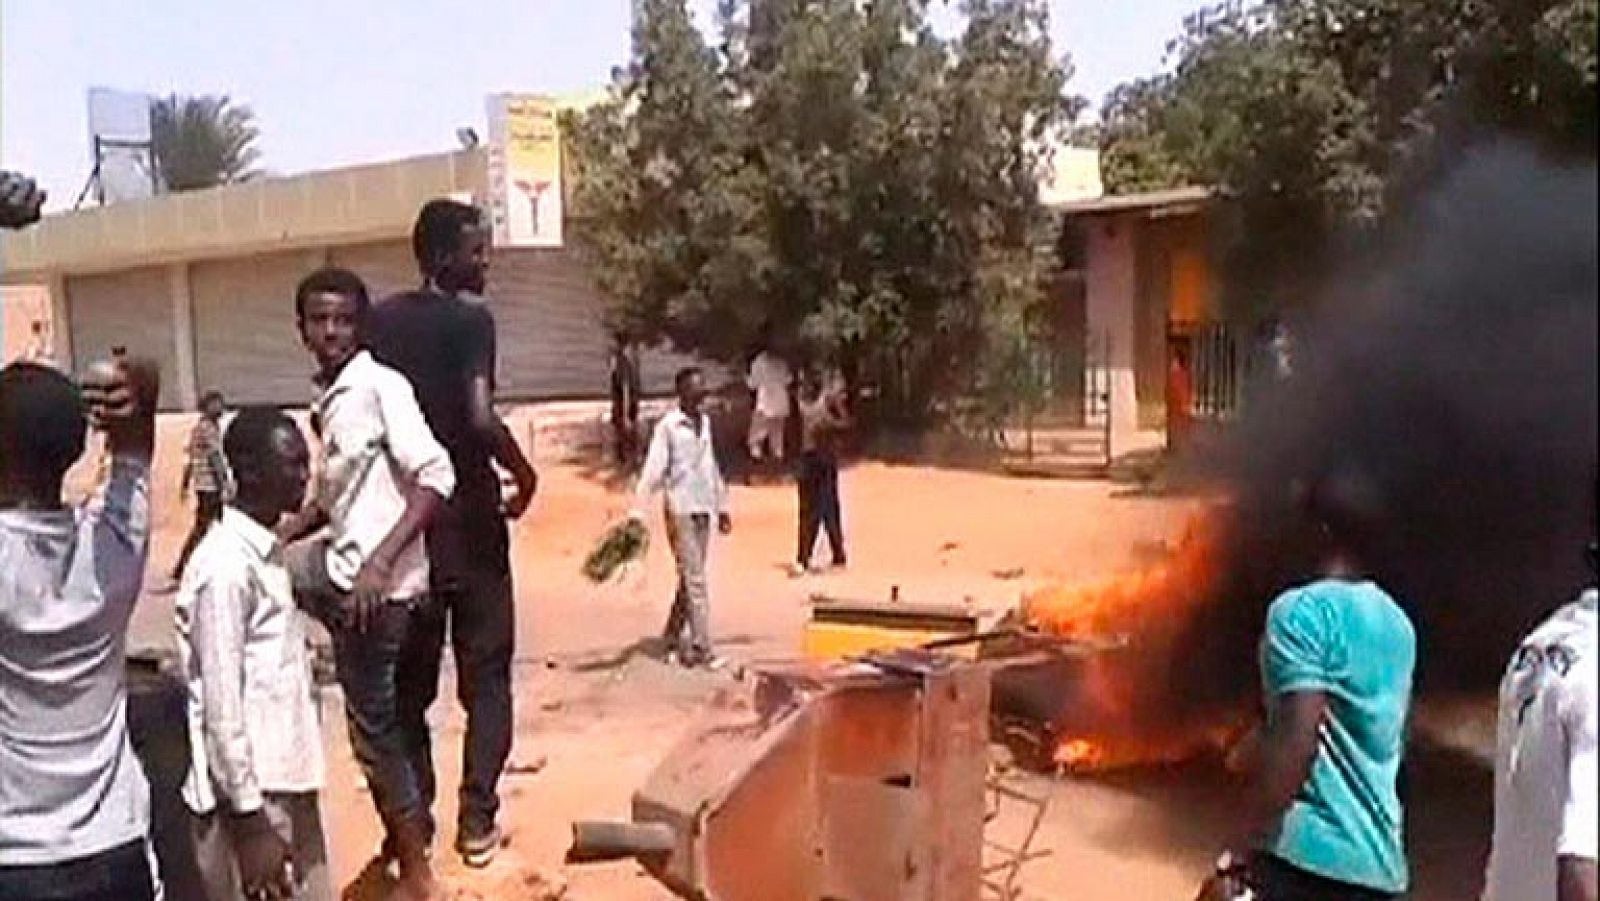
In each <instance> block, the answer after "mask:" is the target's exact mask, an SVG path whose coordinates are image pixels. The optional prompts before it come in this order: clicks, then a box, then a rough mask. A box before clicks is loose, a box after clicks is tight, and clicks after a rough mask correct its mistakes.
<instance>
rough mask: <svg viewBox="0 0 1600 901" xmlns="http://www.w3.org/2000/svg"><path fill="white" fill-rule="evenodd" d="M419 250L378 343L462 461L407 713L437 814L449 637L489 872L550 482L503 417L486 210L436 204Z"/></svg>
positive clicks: (480, 844)
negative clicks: (538, 528)
mask: <svg viewBox="0 0 1600 901" xmlns="http://www.w3.org/2000/svg"><path fill="white" fill-rule="evenodd" d="M411 243H412V250H413V252H414V253H415V256H416V260H417V266H418V268H419V269H420V270H421V273H422V278H423V285H422V287H421V288H419V289H418V290H416V291H408V292H405V293H403V294H398V295H395V296H393V297H390V298H388V299H386V300H384V301H383V302H381V303H379V304H378V305H377V306H376V307H375V308H374V309H373V314H372V319H371V321H370V328H369V330H368V336H367V340H368V344H369V346H370V347H371V348H372V352H373V354H374V355H375V356H376V357H377V358H378V360H380V361H382V362H383V363H385V364H387V365H389V366H391V367H393V368H394V369H397V370H399V371H400V372H401V373H402V374H403V375H405V377H406V378H407V379H409V380H410V382H411V384H412V386H413V387H414V388H415V389H416V392H417V400H418V402H420V403H421V405H422V414H423V416H424V417H426V418H427V421H428V426H429V427H430V428H432V429H433V433H434V434H435V435H437V436H438V438H439V442H440V443H441V444H443V445H444V447H445V449H446V450H447V451H449V453H450V461H451V463H452V464H453V465H454V467H455V472H456V491H455V494H454V495H452V496H451V498H450V500H449V501H448V502H447V503H446V504H445V506H444V509H443V510H441V511H440V513H439V516H438V517H437V518H436V519H435V521H434V522H433V524H432V525H431V526H429V528H428V557H429V563H430V570H429V583H430V590H429V594H428V600H427V603H425V604H424V605H423V606H422V607H420V608H419V609H418V610H417V611H416V612H415V614H414V615H413V618H412V623H411V632H410V637H409V639H408V641H407V644H406V647H405V650H404V652H403V654H402V655H401V665H400V672H399V676H398V680H399V688H400V715H401V723H402V728H403V730H404V733H405V738H406V747H407V750H408V754H409V756H410V759H411V766H412V768H413V769H414V770H415V771H416V773H417V778H418V779H419V780H420V782H421V785H422V794H423V801H424V806H425V808H426V809H427V810H429V811H432V810H433V802H434V798H435V795H436V794H437V785H438V781H437V778H436V777H435V774H434V768H433V743H432V736H431V735H430V733H429V727H428V709H429V708H430V707H432V706H433V702H434V700H435V698H437V697H438V694H439V666H440V663H441V660H442V657H443V654H444V644H445V638H446V636H447V635H448V637H449V640H450V646H451V650H452V652H453V653H454V655H455V663H456V684H457V696H458V697H459V698H460V699H461V705H462V706H463V707H464V708H465V709H466V713H467V729H466V735H465V737H464V738H463V747H462V755H461V756H462V773H461V790H460V806H459V813H458V818H457V829H456V841H455V849H456V852H457V853H458V854H460V855H461V858H462V860H463V861H464V862H465V863H466V864H467V865H468V866H471V867H484V866H488V865H489V863H490V862H491V861H493V860H494V858H495V855H496V854H498V853H499V850H500V847H501V845H502V844H503V842H504V834H503V833H502V832H501V830H500V826H499V823H498V817H499V812H500V795H499V784H500V776H501V774H502V773H503V772H504V771H505V766H506V760H507V759H508V758H509V757H510V755H511V738H512V731H513V726H514V723H513V719H512V707H511V658H512V653H513V651H514V649H515V638H516V615H515V605H514V593H513V588H512V582H511V535H510V531H509V529H508V527H507V525H506V521H507V519H518V518H520V517H521V516H522V515H523V514H524V513H525V512H527V510H528V506H529V505H530V504H532V503H533V497H534V493H535V492H536V491H537V490H538V486H539V477H538V475H537V474H536V473H535V472H534V469H533V466H532V465H531V464H529V462H528V460H527V458H526V457H524V456H523V453H522V450H521V448H519V447H518V446H517V442H516V439H515V438H513V437H512V435H511V431H510V429H508V428H506V424H505V423H504V422H503V421H501V419H500V416H499V414H497V413H496V412H495V409H494V387H495V385H494V373H495V324H494V315H493V314H492V313H491V312H490V308H489V305H488V304H487V303H485V302H484V300H483V292H484V289H485V287H486V284H487V280H488V271H489V231H488V228H487V226H486V224H485V222H484V219H483V216H482V215H481V214H480V213H479V212H478V210H477V209H476V208H475V207H472V206H469V205H467V204H463V203H457V202H455V201H453V200H434V201H430V202H429V203H427V204H426V205H424V206H423V208H422V211H421V212H420V213H419V214H418V215H417V222H416V226H415V228H414V229H413V230H412V235H411ZM496 464H499V466H500V467H502V468H503V469H505V471H507V472H509V473H510V474H511V477H512V479H513V480H515V482H516V488H515V490H514V491H513V492H512V493H511V494H510V496H509V497H506V498H502V497H501V489H500V476H499V474H498V473H497V472H496V471H495V465H496Z"/></svg>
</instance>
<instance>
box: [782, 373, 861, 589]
mask: <svg viewBox="0 0 1600 901" xmlns="http://www.w3.org/2000/svg"><path fill="white" fill-rule="evenodd" d="M799 406H800V463H799V467H798V469H797V472H796V479H795V482H796V485H797V486H798V487H799V495H800V544H799V548H798V551H797V554H796V556H795V563H794V568H793V569H792V571H791V572H792V574H793V575H795V576H797V577H798V576H803V575H805V574H806V573H807V572H809V571H810V569H811V555H812V553H813V551H814V550H815V549H816V545H817V533H818V531H820V530H821V529H822V528H824V527H825V528H826V529H827V533H828V546H829V548H830V549H831V550H832V551H833V566H834V568H835V569H842V568H843V567H844V566H845V565H846V563H847V562H848V560H847V558H846V555H845V550H844V518H843V512H842V510H841V509H840V505H839V448H838V445H839V437H840V435H841V434H842V433H843V432H844V430H845V429H847V428H849V426H850V418H849V415H848V413H847V412H846V411H845V408H844V399H843V398H842V397H840V396H839V395H838V394H837V393H836V392H834V391H830V390H827V389H825V388H824V387H823V383H822V379H821V378H820V377H819V376H818V374H817V373H815V372H809V371H808V372H807V373H806V374H805V376H804V377H803V378H802V379H801V383H800V404H799Z"/></svg>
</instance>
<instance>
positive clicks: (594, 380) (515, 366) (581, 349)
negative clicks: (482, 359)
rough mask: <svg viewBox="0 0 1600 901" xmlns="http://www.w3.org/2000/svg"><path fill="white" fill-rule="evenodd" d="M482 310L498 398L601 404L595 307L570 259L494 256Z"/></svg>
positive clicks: (602, 364) (602, 348) (603, 368)
mask: <svg viewBox="0 0 1600 901" xmlns="http://www.w3.org/2000/svg"><path fill="white" fill-rule="evenodd" d="M489 306H490V309H492V310H493V311H494V316H495V323H496V325H497V327H498V346H499V352H500V372H499V391H498V394H499V397H500V398H502V399H505V400H544V399H549V398H577V397H605V396H606V394H607V392H608V390H609V387H608V386H609V384H610V383H609V377H608V372H609V362H608V359H607V357H608V342H607V339H606V335H605V330H604V329H602V328H601V325H600V312H601V308H602V307H601V299H600V297H599V295H598V294H597V293H596V292H595V290H594V287H593V285H592V284H591V282H590V279H589V276H588V273H587V272H585V271H584V268H583V266H582V264H581V263H579V262H578V261H577V260H576V258H575V257H574V256H573V255H572V253H571V252H569V251H566V250H502V251H499V252H497V253H496V254H495V257H494V266H493V268H492V269H490V271H489Z"/></svg>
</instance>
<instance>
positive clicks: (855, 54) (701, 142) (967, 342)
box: [568, 0, 1080, 419]
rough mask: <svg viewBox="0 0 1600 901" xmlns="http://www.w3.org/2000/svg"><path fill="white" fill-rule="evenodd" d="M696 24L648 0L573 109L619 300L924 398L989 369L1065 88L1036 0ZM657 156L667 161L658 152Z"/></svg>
mask: <svg viewBox="0 0 1600 901" xmlns="http://www.w3.org/2000/svg"><path fill="white" fill-rule="evenodd" d="M718 12H719V14H718V31H719V34H718V38H719V44H718V46H717V47H716V48H715V49H711V48H708V47H707V46H706V44H705V42H704V39H703V38H702V37H701V35H700V34H699V33H698V32H697V31H696V30H695V29H694V27H693V25H692V23H691V21H690V19H689V16H688V14H687V12H686V10H685V9H684V6H683V3H682V2H681V0H645V2H644V3H643V4H642V5H641V8H640V15H639V17H638V20H637V24H636V33H635V43H634V52H633V62H632V65H631V66H630V67H629V68H628V69H627V70H626V71H625V72H623V73H621V77H620V78H619V81H618V84H617V89H616V94H615V99H614V102H612V103H610V104H607V105H604V106H602V107H600V108H597V109H595V110H591V111H589V112H587V113H585V114H583V115H581V116H576V117H573V118H572V119H570V120H569V123H568V124H569V135H570V136H571V146H572V149H573V155H574V157H575V158H576V159H577V160H578V163H577V167H578V173H577V176H576V177H577V182H578V187H577V188H576V191H575V194H574V207H575V218H576V220H577V222H578V223H579V231H580V236H581V240H582V242H583V244H584V246H585V247H587V248H588V249H589V251H590V252H591V253H593V254H595V256H596V257H597V263H598V264H599V265H598V267H597V268H598V269H599V271H600V272H601V282H602V287H603V288H604V289H605V290H606V291H607V293H608V294H609V295H610V297H611V298H612V301H613V310H612V314H611V315H612V318H613V320H614V321H616V322H622V323H626V324H628V325H629V326H630V327H631V328H633V329H634V330H635V332H636V333H637V334H639V335H640V336H641V337H645V338H657V337H664V338H669V339H671V340H673V341H674V342H675V343H677V344H678V346H680V347H684V348H688V349H693V350H697V351H701V352H704V353H708V354H711V355H712V356H715V357H718V358H720V359H724V360H729V361H733V360H737V359H738V358H739V356H740V355H741V354H742V353H743V352H744V351H745V350H746V349H747V347H748V345H749V342H750V341H751V340H752V339H753V337H754V336H755V335H757V334H758V333H762V332H768V333H770V334H771V335H772V336H773V337H774V338H775V339H776V340H777V341H779V342H781V343H785V344H788V345H790V346H791V347H794V348H796V349H799V350H802V351H803V352H806V353H809V354H812V355H825V356H829V357H832V358H833V359H835V360H836V361H838V362H839V363H840V364H841V365H842V366H843V367H844V368H845V369H846V370H847V371H848V372H850V373H851V374H852V375H854V376H858V377H860V378H862V379H865V380H869V381H872V382H874V383H876V384H877V385H878V386H879V388H880V389H881V391H882V392H883V395H884V397H885V399H886V401H887V404H888V406H889V408H890V411H891V413H897V414H899V415H901V416H904V417H906V418H910V419H922V418H924V417H926V416H927V415H928V414H929V413H930V412H934V411H936V410H938V409H940V408H941V407H942V406H944V405H946V401H948V400H949V399H950V398H952V397H954V396H957V395H960V394H962V393H965V392H970V391H973V390H976V389H978V388H980V387H981V386H982V385H983V384H986V382H985V380H984V379H982V378H980V370H981V362H982V361H983V360H984V359H985V358H986V353H985V351H986V349H987V348H988V347H989V346H990V344H991V342H993V341H998V340H1000V338H999V337H998V333H999V332H1001V331H1004V330H1005V329H1008V328H1011V327H1012V325H1013V324H1014V323H1016V322H1020V321H1021V317H1020V316H1019V315H1018V313H1017V311H1019V310H1021V309H1023V308H1025V307H1026V306H1028V305H1029V304H1030V303H1032V302H1034V300H1036V298H1037V297H1038V292H1039V273H1040V271H1041V269H1040V267H1041V266H1042V265H1043V264H1042V259H1043V254H1041V253H1040V252H1039V251H1038V250H1037V248H1039V247H1041V246H1048V243H1049V242H1041V241H1040V240H1039V235H1040V228H1041V226H1042V224H1043V217H1042V213H1041V210H1040V208H1039V204H1038V200H1037V191H1036V185H1037V179H1038V175H1039V172H1040V168H1041V164H1042V163H1043V161H1044V160H1043V154H1044V153H1045V152H1046V148H1048V146H1050V142H1051V139H1052V138H1054V137H1055V136H1056V135H1057V134H1059V133H1060V132H1061V131H1062V129H1063V128H1064V126H1065V125H1066V123H1067V122H1068V121H1069V119H1070V118H1071V116H1072V115H1073V114H1074V113H1075V112H1076V111H1077V109H1078V107H1079V105H1080V104H1079V102H1078V101H1075V100H1073V99H1070V98H1068V97H1067V96H1066V94H1065V85H1066V81H1067V77H1068V69H1067V67H1066V66H1065V65H1063V64H1062V63H1061V62H1060V61H1058V60H1056V59H1055V58H1054V57H1053V56H1052V51H1051V48H1050V43H1049V39H1048V36H1047V25H1048V22H1047V20H1046V14H1045V4H1044V3H1043V2H1041V0H970V2H967V3H965V4H964V6H963V12H964V14H965V18H966V28H965V31H964V32H963V33H962V34H961V35H960V36H959V37H958V38H956V39H954V40H945V39H942V38H940V37H939V36H937V35H936V34H935V32H934V30H933V29H932V27H931V26H930V24H929V22H928V16H927V12H928V10H927V3H926V0H875V2H872V3H867V4H861V3H857V2H855V0H765V2H760V3H752V2H750V0H723V2H722V3H721V4H720V6H719V11H718ZM663 173H665V175H663Z"/></svg>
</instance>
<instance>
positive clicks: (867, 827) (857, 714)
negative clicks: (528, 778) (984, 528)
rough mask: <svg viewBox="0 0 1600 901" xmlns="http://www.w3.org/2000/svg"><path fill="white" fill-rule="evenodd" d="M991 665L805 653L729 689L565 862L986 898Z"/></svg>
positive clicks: (759, 891)
mask: <svg viewBox="0 0 1600 901" xmlns="http://www.w3.org/2000/svg"><path fill="white" fill-rule="evenodd" d="M989 685H990V668H989V667H987V666H984V665H981V664H978V663H973V662H968V661H963V660H960V659H957V658H956V657H953V656H949V655H945V654H940V653H937V652H932V651H896V652H889V653H881V654H871V655H867V656H865V657H863V658H861V659H858V660H855V661H848V662H840V663H831V664H817V663H797V664H792V665H784V666H778V667H771V668H766V669H763V670H761V671H760V672H758V673H756V674H755V687H754V692H753V695H750V696H746V697H742V698H740V697H733V696H726V697H724V698H722V699H719V701H718V702H717V703H715V704H713V705H712V707H711V710H710V711H709V712H708V715H707V718H706V719H705V720H704V721H703V722H702V723H701V724H700V725H699V726H698V727H696V728H694V729H692V730H691V732H690V734H689V735H688V736H687V737H685V738H684V739H683V740H682V741H681V742H680V743H679V744H678V745H677V746H676V747H674V748H673V749H672V751H671V752H670V753H669V754H668V755H667V757H666V759H665V760H664V761H663V762H662V763H661V765H660V766H659V767H658V768H657V770H656V771H655V773H654V774H653V775H652V776H651V778H650V779H649V781H648V782H647V783H646V784H645V785H644V786H643V787H642V788H641V789H640V790H639V791H638V792H637V793H636V794H635V795H634V800H633V821H632V822H631V823H579V824H577V825H575V826H574V830H573V831H574V843H573V849H572V852H571V857H572V859H574V860H596V859H611V858H620V857H629V856H631V857H637V858H638V859H639V860H640V861H641V863H643V865H644V866H645V867H646V869H648V870H649V871H650V873H651V874H652V875H654V876H655V877H656V878H657V879H658V880H660V881H661V882H662V883H663V884H665V885H667V886H668V887H669V888H671V889H672V890H673V891H675V892H676V893H678V894H679V895H680V896H682V897H685V898H694V899H705V901H977V899H978V898H979V897H980V896H981V894H982V892H983V885H984V881H985V863H984V835H983V833H984V824H985V821H986V819H987V817H988V815H989V805H990V803H991V797H992V795H991V793H990V785H989V703H990V697H989Z"/></svg>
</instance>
